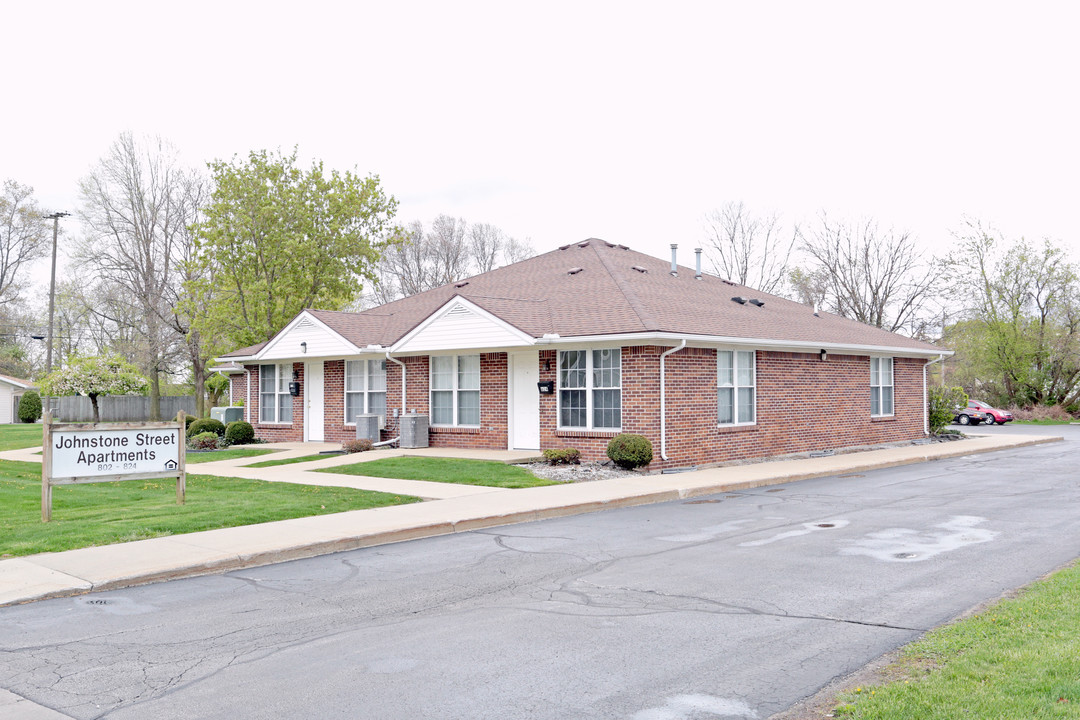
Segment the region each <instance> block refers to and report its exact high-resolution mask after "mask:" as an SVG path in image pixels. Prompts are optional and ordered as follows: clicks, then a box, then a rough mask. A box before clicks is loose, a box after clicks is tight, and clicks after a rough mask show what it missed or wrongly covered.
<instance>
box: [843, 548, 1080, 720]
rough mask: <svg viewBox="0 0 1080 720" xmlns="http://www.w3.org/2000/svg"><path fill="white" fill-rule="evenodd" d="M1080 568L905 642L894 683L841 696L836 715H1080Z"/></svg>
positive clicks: (935, 718)
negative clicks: (912, 641) (982, 611)
mask: <svg viewBox="0 0 1080 720" xmlns="http://www.w3.org/2000/svg"><path fill="white" fill-rule="evenodd" d="M1078 597H1080V566H1073V567H1072V568H1069V569H1068V570H1063V571H1061V572H1059V573H1057V574H1055V575H1053V576H1052V577H1050V578H1047V579H1046V580H1043V581H1040V582H1038V583H1035V584H1034V585H1032V586H1031V587H1030V588H1028V589H1027V590H1025V591H1024V592H1023V593H1022V594H1021V595H1020V597H1018V598H1016V599H1012V600H1006V601H1004V602H1001V603H998V604H997V605H995V606H994V607H992V608H990V609H989V610H987V611H985V612H984V613H982V614H981V615H978V616H976V617H973V618H970V619H967V620H962V621H960V622H957V623H954V624H952V625H948V626H946V627H943V628H940V629H938V630H935V631H933V632H931V633H930V634H928V635H927V636H926V637H925V638H924V639H923V640H921V641H919V642H916V643H914V644H912V645H910V646H908V647H907V648H905V650H904V652H903V655H902V657H901V659H900V660H899V662H898V663H897V664H896V665H894V666H893V667H891V668H890V669H889V673H888V674H889V677H890V678H892V681H891V682H890V683H889V684H887V685H883V686H880V687H865V688H858V689H856V690H855V692H853V693H848V694H847V695H845V696H842V697H841V700H842V701H843V703H844V704H843V705H841V706H840V707H839V708H837V710H836V713H835V716H836V717H839V718H860V719H866V718H874V719H875V720H892V719H894V718H895V719H896V720H900V719H901V718H919V720H952V719H953V718H1076V717H1080V633H1078V632H1077V631H1076V628H1077V627H1078V626H1080V603H1078V602H1077V598H1078Z"/></svg>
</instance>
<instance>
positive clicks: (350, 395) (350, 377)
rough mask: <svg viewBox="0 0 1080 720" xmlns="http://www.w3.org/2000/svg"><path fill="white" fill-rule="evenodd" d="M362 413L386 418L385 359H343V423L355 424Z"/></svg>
mask: <svg viewBox="0 0 1080 720" xmlns="http://www.w3.org/2000/svg"><path fill="white" fill-rule="evenodd" d="M364 413H369V414H375V415H380V416H382V418H383V421H384V422H385V420H386V360H385V359H378V358H376V359H373V360H346V361H345V424H346V425H355V424H356V416H357V415H363V414H364Z"/></svg>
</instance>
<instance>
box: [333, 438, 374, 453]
mask: <svg viewBox="0 0 1080 720" xmlns="http://www.w3.org/2000/svg"><path fill="white" fill-rule="evenodd" d="M374 447H375V446H374V445H372V444H371V441H370V440H368V439H367V438H357V439H355V440H346V441H345V442H343V443H341V449H342V450H344V451H345V452H347V453H358V452H367V451H368V450H371V449H372V448H374Z"/></svg>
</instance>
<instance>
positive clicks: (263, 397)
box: [259, 363, 292, 423]
mask: <svg viewBox="0 0 1080 720" xmlns="http://www.w3.org/2000/svg"><path fill="white" fill-rule="evenodd" d="M291 380H292V363H281V364H280V365H260V366H259V422H261V423H291V422H292V395H290V394H289V382H290V381H291Z"/></svg>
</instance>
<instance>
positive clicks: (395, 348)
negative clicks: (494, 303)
mask: <svg viewBox="0 0 1080 720" xmlns="http://www.w3.org/2000/svg"><path fill="white" fill-rule="evenodd" d="M456 307H463V308H465V309H467V310H469V311H470V312H473V313H476V314H477V315H479V316H480V317H482V318H484V319H485V320H488V321H490V322H491V323H493V324H494V325H496V326H498V327H499V328H501V329H502V330H505V331H506V332H507V333H510V334H511V335H513V336H515V337H516V338H517V339H518V340H520V343H515V344H513V345H507V346H502V347H503V348H505V347H522V346H531V345H535V344H536V342H537V340H536V338H534V337H533V336H532V335H529V334H528V333H524V332H522V331H521V330H519V329H518V328H516V327H514V326H513V325H511V324H510V323H508V322H506V321H505V320H503V319H502V318H501V317H499V316H498V315H494V314H492V313H490V312H488V311H487V310H485V309H484V308H482V307H480V306H479V305H477V304H476V303H474V302H471V301H469V300H466V299H465V298H463V297H461V296H460V295H455V296H454V297H452V298H450V299H449V300H448V301H447V302H446V303H445V304H444V305H443V306H442V307H440V308H439V309H438V310H436V311H435V312H433V313H431V314H430V315H428V316H427V318H425V319H424V320H423V322H421V323H420V324H419V325H417V326H416V327H414V328H413V329H412V330H410V331H409V332H408V333H406V334H405V335H404V336H403V337H401V339H399V340H398V341H397V342H396V343H394V344H393V345H391V346H390V347H389V348H387V349H388V350H389V351H390V352H392V353H397V352H405V353H406V354H409V353H415V354H419V355H423V354H426V353H425V352H424V351H423V350H422V349H413V350H404V351H402V350H401V348H403V347H407V346H408V344H409V341H411V340H412V339H413V338H415V337H416V336H417V335H420V334H421V333H423V332H424V330H426V329H427V328H428V327H430V326H431V325H432V324H433V323H435V322H437V321H438V320H439V319H440V318H441V317H443V316H444V315H446V314H447V313H448V312H450V311H451V310H453V309H454V308H456ZM470 350H472V349H470Z"/></svg>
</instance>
